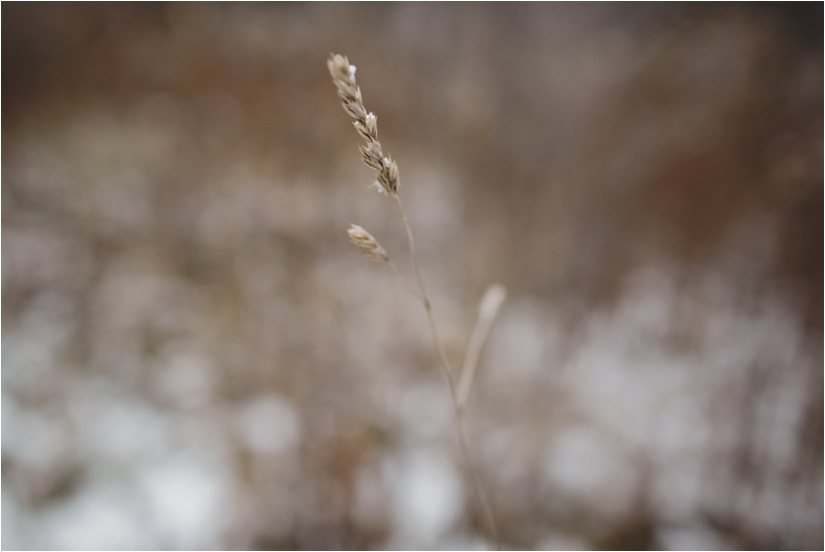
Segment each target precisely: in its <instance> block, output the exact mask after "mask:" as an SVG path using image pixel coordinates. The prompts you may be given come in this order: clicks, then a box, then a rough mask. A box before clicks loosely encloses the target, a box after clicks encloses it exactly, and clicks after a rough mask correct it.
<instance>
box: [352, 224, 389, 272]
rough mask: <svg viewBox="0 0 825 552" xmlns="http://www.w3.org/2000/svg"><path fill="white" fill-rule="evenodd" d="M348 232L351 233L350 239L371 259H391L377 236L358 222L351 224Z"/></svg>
mask: <svg viewBox="0 0 825 552" xmlns="http://www.w3.org/2000/svg"><path fill="white" fill-rule="evenodd" d="M347 234H349V241H351V242H352V243H354V244H355V245H356V246H358V249H360V250H361V253H363V254H364V255H366V256H367V258H368V259H369V260H371V261H375V262H378V263H382V262H386V261H389V260H390V258H389V256H388V255H387V252H386V250H385V249H384V248H383V247H381V245H380V244H379V243H378V241H377V240H376V239H375V238H373V237H372V234H370V233H369V232H367V231H366V230H364V229H363V228H361V227H360V226H358V225H357V224H350V228H349V230H347Z"/></svg>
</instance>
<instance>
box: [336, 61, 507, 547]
mask: <svg viewBox="0 0 825 552" xmlns="http://www.w3.org/2000/svg"><path fill="white" fill-rule="evenodd" d="M327 67H328V68H329V73H330V75H331V76H332V82H333V83H334V84H335V87H336V88H337V89H338V97H339V98H341V103H342V105H343V107H344V111H346V112H347V114H348V115H349V116H350V117H352V118H353V119H355V121H354V122H353V124H354V125H355V130H356V131H357V132H358V135H359V136H360V137H361V138H362V139H363V140H364V143H363V144H361V145H360V146H359V147H358V150H359V151H360V153H361V160H362V161H363V162H364V164H365V165H367V166H368V167H369V168H371V169H372V170H374V171H375V173H376V174H375V182H374V183H373V186H374V187H375V188H376V189H377V190H378V191H379V192H381V193H385V194H387V195H389V196H390V197H391V198H392V199H393V200H394V201H395V204H396V206H397V207H398V211H399V213H400V214H401V219H402V221H403V222H404V228H405V229H406V231H407V241H408V244H409V250H410V261H411V263H412V266H413V270H414V271H415V278H416V284H417V285H416V286H413V285H412V284H410V282H409V281H408V280H407V279H406V278H405V277H404V276H403V275H402V274H401V272H400V271H399V270H398V268H397V267H396V266H395V264H394V263H393V262H392V261H391V260H390V258H389V256H388V255H387V252H386V251H385V250H384V248H382V247H381V246H380V245H379V244H378V242H377V241H376V240H375V238H373V237H372V235H371V234H370V233H369V232H367V231H366V230H364V229H363V228H361V227H360V226H357V225H355V224H353V225H351V227H350V229H349V230H348V234H349V237H350V241H352V243H354V244H355V245H357V246H358V247H359V249H361V251H362V252H363V253H364V254H365V255H366V256H367V257H368V258H369V259H371V260H373V261H378V262H387V263H388V264H389V265H390V267H392V269H393V270H394V271H395V273H396V274H397V275H398V276H399V278H401V280H402V281H403V282H404V284H405V285H406V286H407V287H408V288H409V289H410V290H411V291H412V292H413V294H414V295H415V296H416V297H417V298H418V299H419V300H420V301H421V304H422V305H423V307H424V310H425V311H426V313H427V320H428V321H429V323H430V330H431V332H432V336H433V343H434V344H435V349H436V352H437V353H438V357H439V359H440V361H441V364H440V367H441V371H442V373H443V374H444V377H445V379H446V381H447V385H448V387H449V389H450V397H451V399H452V401H453V407H454V409H455V425H456V432H457V434H458V441H459V446H460V448H461V456H462V459H463V461H464V465H465V467H466V470H467V475H468V476H469V478H470V480H471V481H472V484H473V486H472V488H473V492H474V494H475V498H476V501H477V504H478V510H479V512H480V515H481V516H482V517H483V518H484V519H485V521H486V524H487V526H488V529H489V536H490V538H491V539H492V540H493V542H495V543H496V546H497V547H499V548H500V546H499V540H498V531H497V529H496V523H495V518H494V516H493V511H492V508H491V507H490V504H489V501H488V500H487V495H486V494H485V492H484V487H483V486H482V484H481V480H480V478H479V476H478V471H477V470H476V468H475V463H474V462H473V459H472V454H471V452H470V447H469V443H468V440H467V435H466V431H465V429H464V409H463V405H464V401H465V400H466V395H467V393H468V392H469V388H470V384H471V383H472V379H473V375H474V373H475V365H476V364H477V362H478V353H479V351H480V350H481V346H482V344H483V342H484V337H485V336H486V334H487V331H488V330H489V325H490V324H491V323H492V319H493V318H495V312H496V311H498V308H499V307H500V306H501V302H502V301H503V300H504V296H505V295H506V293H505V292H504V291H503V288H502V287H501V286H494V287H493V288H491V289H492V290H493V291H488V294H487V295H490V294H491V293H492V296H491V298H486V299H483V300H482V304H481V310H480V315H479V323H478V324H477V325H476V326H477V328H479V325H480V328H481V329H478V330H477V331H476V330H474V332H473V336H474V338H473V339H471V340H470V347H469V350H468V355H469V357H470V358H469V364H468V362H467V361H465V363H464V370H463V372H462V381H463V382H464V383H463V386H462V387H461V388H458V387H457V386H456V383H455V379H454V378H453V374H452V369H451V368H450V362H449V360H448V359H447V355H446V353H445V351H444V346H443V344H442V341H441V338H440V337H439V335H438V330H437V328H436V325H435V320H434V319H433V314H432V307H431V305H430V300H429V298H428V297H427V290H426V288H425V287H424V279H423V278H422V277H421V270H420V269H419V267H418V259H417V256H416V252H415V239H414V238H413V234H412V229H411V228H410V223H409V220H408V219H407V214H406V212H405V211H404V206H403V205H402V203H401V198H400V197H399V195H398V181H399V173H398V165H397V164H396V162H395V161H393V159H392V158H391V157H390V156H389V155H384V151H383V150H382V149H381V143H380V142H379V141H378V118H377V117H376V116H375V114H373V113H369V112H368V111H367V110H366V108H365V107H364V102H363V99H362V97H361V90H360V88H358V85H357V83H356V81H355V66H354V65H350V63H349V60H348V59H347V58H346V56H342V55H338V54H332V55H331V56H330V58H329V60H328V61H327ZM487 295H485V297H487ZM482 330H483V331H482ZM477 334H478V335H477Z"/></svg>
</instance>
